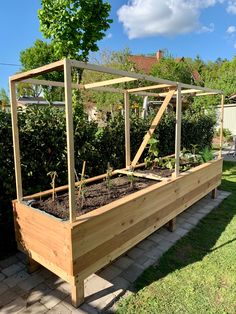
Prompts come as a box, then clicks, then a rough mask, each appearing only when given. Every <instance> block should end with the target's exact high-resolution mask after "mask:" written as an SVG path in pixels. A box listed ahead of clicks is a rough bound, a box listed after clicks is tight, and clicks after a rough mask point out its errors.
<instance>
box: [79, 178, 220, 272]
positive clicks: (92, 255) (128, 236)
mask: <svg viewBox="0 0 236 314" xmlns="http://www.w3.org/2000/svg"><path fill="white" fill-rule="evenodd" d="M219 178H220V175H217V176H215V177H213V178H212V179H211V180H209V181H208V182H206V183H205V184H202V185H200V186H199V187H197V188H195V189H194V190H193V191H190V192H188V193H187V194H185V198H184V199H183V198H182V197H180V198H177V199H176V200H174V201H172V200H171V199H170V200H169V204H168V205H167V206H165V207H162V209H161V210H160V211H156V212H154V213H153V214H152V215H149V216H147V217H146V218H145V219H143V220H141V221H139V222H138V223H137V224H133V225H130V226H128V228H127V229H126V230H125V231H123V232H122V233H119V234H118V233H117V234H116V233H114V234H113V237H112V238H111V239H110V240H108V241H106V242H104V243H102V244H101V245H100V246H97V247H96V248H94V250H91V251H89V252H87V253H86V254H84V255H82V256H80V257H78V258H77V259H76V260H74V267H75V268H74V271H75V273H80V275H81V276H82V274H83V273H86V274H88V272H90V273H91V272H93V271H95V270H97V269H99V268H100V267H102V266H104V262H105V264H106V263H107V262H108V261H111V260H113V259H115V258H116V257H117V256H119V254H120V251H122V247H125V250H127V249H128V248H130V247H132V246H133V245H135V244H136V243H137V242H139V241H140V240H142V239H143V238H145V237H146V236H148V235H149V234H150V233H152V232H153V231H154V230H155V229H157V228H159V227H160V226H163V225H164V224H165V223H167V222H168V221H170V220H171V219H173V218H174V217H175V216H176V215H177V214H179V213H181V212H182V211H183V210H185V209H186V208H187V207H189V206H190V205H192V204H193V201H194V202H195V201H196V200H198V199H199V198H201V197H202V196H203V195H205V194H206V193H208V192H209V191H210V189H212V187H213V186H215V185H216V184H219V182H220V180H219ZM140 234H142V236H141V237H140ZM127 243H128V244H127ZM94 265H96V266H94Z"/></svg>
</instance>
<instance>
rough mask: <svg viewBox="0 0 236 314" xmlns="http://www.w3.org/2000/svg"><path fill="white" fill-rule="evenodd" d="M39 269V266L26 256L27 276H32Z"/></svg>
mask: <svg viewBox="0 0 236 314" xmlns="http://www.w3.org/2000/svg"><path fill="white" fill-rule="evenodd" d="M39 268H40V264H39V263H37V262H36V261H35V260H33V259H32V258H31V257H30V256H28V261H27V271H28V273H29V274H32V273H33V272H35V271H36V270H38V269H39Z"/></svg>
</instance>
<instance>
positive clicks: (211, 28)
mask: <svg viewBox="0 0 236 314" xmlns="http://www.w3.org/2000/svg"><path fill="white" fill-rule="evenodd" d="M214 30H215V24H214V23H210V24H209V26H202V27H201V28H200V29H199V31H198V33H199V34H201V33H212V32H214Z"/></svg>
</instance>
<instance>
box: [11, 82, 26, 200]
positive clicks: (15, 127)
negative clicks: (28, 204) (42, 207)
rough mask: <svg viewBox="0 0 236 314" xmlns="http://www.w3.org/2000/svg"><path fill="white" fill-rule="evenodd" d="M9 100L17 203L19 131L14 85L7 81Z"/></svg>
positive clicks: (19, 197)
mask: <svg viewBox="0 0 236 314" xmlns="http://www.w3.org/2000/svg"><path fill="white" fill-rule="evenodd" d="M9 87H10V100H11V121H12V135H13V149H14V164H15V176H16V195H17V200H18V202H21V200H22V198H23V192H22V178H21V162H20V144H19V129H18V121H17V120H18V119H17V100H16V84H15V82H12V81H11V80H10V81H9Z"/></svg>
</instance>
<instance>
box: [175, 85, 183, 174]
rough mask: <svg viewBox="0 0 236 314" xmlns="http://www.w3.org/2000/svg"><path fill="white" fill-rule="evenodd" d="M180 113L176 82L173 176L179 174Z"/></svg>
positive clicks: (180, 98) (178, 90) (179, 87)
mask: <svg viewBox="0 0 236 314" xmlns="http://www.w3.org/2000/svg"><path fill="white" fill-rule="evenodd" d="M181 113H182V97H181V84H178V86H177V94H176V127H175V173H174V176H175V177H177V176H178V175H179V155H180V143H181Z"/></svg>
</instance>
